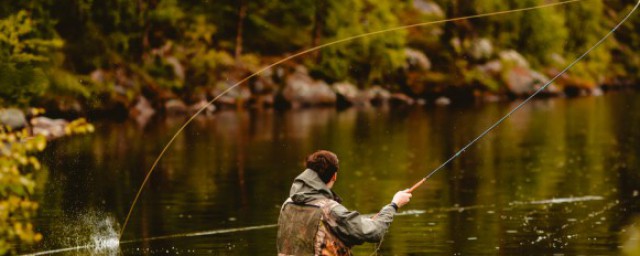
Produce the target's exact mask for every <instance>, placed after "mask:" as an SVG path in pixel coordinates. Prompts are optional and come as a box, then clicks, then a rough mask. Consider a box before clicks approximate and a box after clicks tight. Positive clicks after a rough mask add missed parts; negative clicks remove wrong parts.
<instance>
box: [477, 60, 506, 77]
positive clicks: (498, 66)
mask: <svg viewBox="0 0 640 256" xmlns="http://www.w3.org/2000/svg"><path fill="white" fill-rule="evenodd" d="M478 70H479V71H480V72H482V73H485V74H487V75H497V74H500V72H502V62H500V61H499V60H492V61H489V62H487V63H485V64H483V65H478Z"/></svg>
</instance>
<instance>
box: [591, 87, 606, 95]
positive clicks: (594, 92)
mask: <svg viewBox="0 0 640 256" xmlns="http://www.w3.org/2000/svg"><path fill="white" fill-rule="evenodd" d="M602 94H603V93H602V89H601V88H600V87H594V88H592V89H591V95H592V96H602Z"/></svg>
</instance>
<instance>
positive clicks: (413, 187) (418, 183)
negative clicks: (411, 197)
mask: <svg viewBox="0 0 640 256" xmlns="http://www.w3.org/2000/svg"><path fill="white" fill-rule="evenodd" d="M425 181H427V178H422V179H421V180H420V181H418V182H417V183H416V184H413V186H412V187H411V188H410V189H409V191H407V192H408V193H413V191H414V190H415V189H417V188H418V187H420V186H421V185H422V183H424V182H425Z"/></svg>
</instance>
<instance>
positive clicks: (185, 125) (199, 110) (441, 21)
mask: <svg viewBox="0 0 640 256" xmlns="http://www.w3.org/2000/svg"><path fill="white" fill-rule="evenodd" d="M579 1H584V0H566V1H561V2H557V3H548V4H542V5H537V6H532V7H526V8H520V9H513V10H506V11H497V12H491V13H483V14H475V15H469V16H462V17H456V18H449V19H442V20H436V21H428V22H421V23H415V24H410V25H404V26H398V27H393V28H388V29H383V30H378V31H373V32H369V33H364V34H360V35H354V36H351V37H346V38H342V39H339V40H336V41H332V42H328V43H325V44H322V45H318V46H315V47H312V48H309V49H307V50H304V51H300V52H298V53H295V54H293V55H290V56H287V57H286V58H283V59H281V60H279V61H276V62H274V63H272V64H270V65H267V66H265V67H263V68H262V69H260V70H258V71H256V72H255V73H253V74H251V75H249V76H247V77H245V78H243V79H242V80H240V81H238V82H237V83H235V84H234V85H232V86H230V87H229V88H227V89H226V90H224V91H222V92H221V93H220V94H218V95H217V96H216V97H214V98H213V99H212V100H210V101H209V102H207V104H205V105H204V106H202V107H201V108H200V109H198V111H196V112H195V113H194V114H193V115H191V117H189V119H187V121H185V123H184V124H183V125H182V126H180V128H178V130H177V131H176V132H175V133H174V134H173V136H172V137H171V139H169V141H168V142H167V143H166V144H165V146H164V147H163V148H162V150H161V151H160V154H158V156H157V157H156V159H155V160H154V162H153V164H152V165H151V168H150V169H149V171H147V174H146V175H145V177H144V180H143V181H142V184H141V185H140V188H139V189H138V192H136V195H135V197H134V198H133V201H132V202H131V206H130V207H129V211H128V213H127V216H126V218H125V220H124V222H123V224H122V229H121V230H120V234H119V237H118V238H122V235H123V234H124V231H125V230H126V228H127V224H128V223H129V219H130V218H131V214H132V213H133V209H134V208H135V206H136V204H137V202H138V199H139V198H140V195H141V194H142V190H143V188H144V187H145V185H146V184H147V183H148V181H149V178H150V177H151V174H152V173H153V171H154V170H155V169H156V167H157V166H158V164H159V163H160V159H162V157H163V156H164V154H165V153H166V152H167V150H168V149H169V147H170V146H171V145H172V144H173V142H174V141H175V140H176V138H177V137H178V135H180V134H181V133H182V131H183V130H184V129H185V128H186V127H187V126H188V125H189V124H190V123H191V122H192V121H193V120H194V119H195V118H196V116H198V115H200V113H202V112H203V111H204V110H206V109H207V108H208V107H209V106H211V105H212V104H213V103H214V102H216V101H217V100H218V99H219V98H220V97H222V96H224V95H226V94H227V93H229V92H230V91H231V90H233V89H234V88H236V87H238V86H239V85H241V84H243V83H245V82H246V81H248V80H249V79H251V78H254V77H255V76H257V75H259V74H261V73H263V72H264V71H266V70H269V69H271V68H273V67H275V66H277V65H280V64H282V63H284V62H287V61H289V60H292V59H294V58H297V57H300V56H302V55H305V54H307V53H311V52H314V51H317V50H320V49H322V48H325V47H329V46H332V45H336V44H341V43H345V42H349V41H353V40H356V39H360V38H365V37H369V36H374V35H380V34H384V33H389V32H394V31H400V30H406V29H410V28H416V27H422V26H427V25H434V24H443V23H447V22H453V21H460V20H469V19H478V18H484V17H489V16H495V15H503V14H509V13H515V12H524V11H531V10H537V9H542V8H550V7H554V6H561V5H565V4H570V3H576V2H579ZM451 160H453V159H451ZM447 162H448V161H447ZM438 169H439V168H438ZM429 176H430V175H428V176H427V177H429ZM425 180H426V179H425ZM422 182H424V181H422ZM420 184H421V183H420ZM416 185H417V186H419V184H416ZM417 186H416V188H417ZM414 189H415V188H414Z"/></svg>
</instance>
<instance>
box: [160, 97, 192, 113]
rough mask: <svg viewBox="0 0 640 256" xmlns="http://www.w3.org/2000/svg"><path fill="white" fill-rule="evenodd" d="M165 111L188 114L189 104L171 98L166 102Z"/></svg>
mask: <svg viewBox="0 0 640 256" xmlns="http://www.w3.org/2000/svg"><path fill="white" fill-rule="evenodd" d="M164 111H165V112H166V113H167V114H169V115H181V114H186V113H187V105H185V104H184V102H182V101H181V100H179V99H170V100H168V101H167V102H165V103H164Z"/></svg>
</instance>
